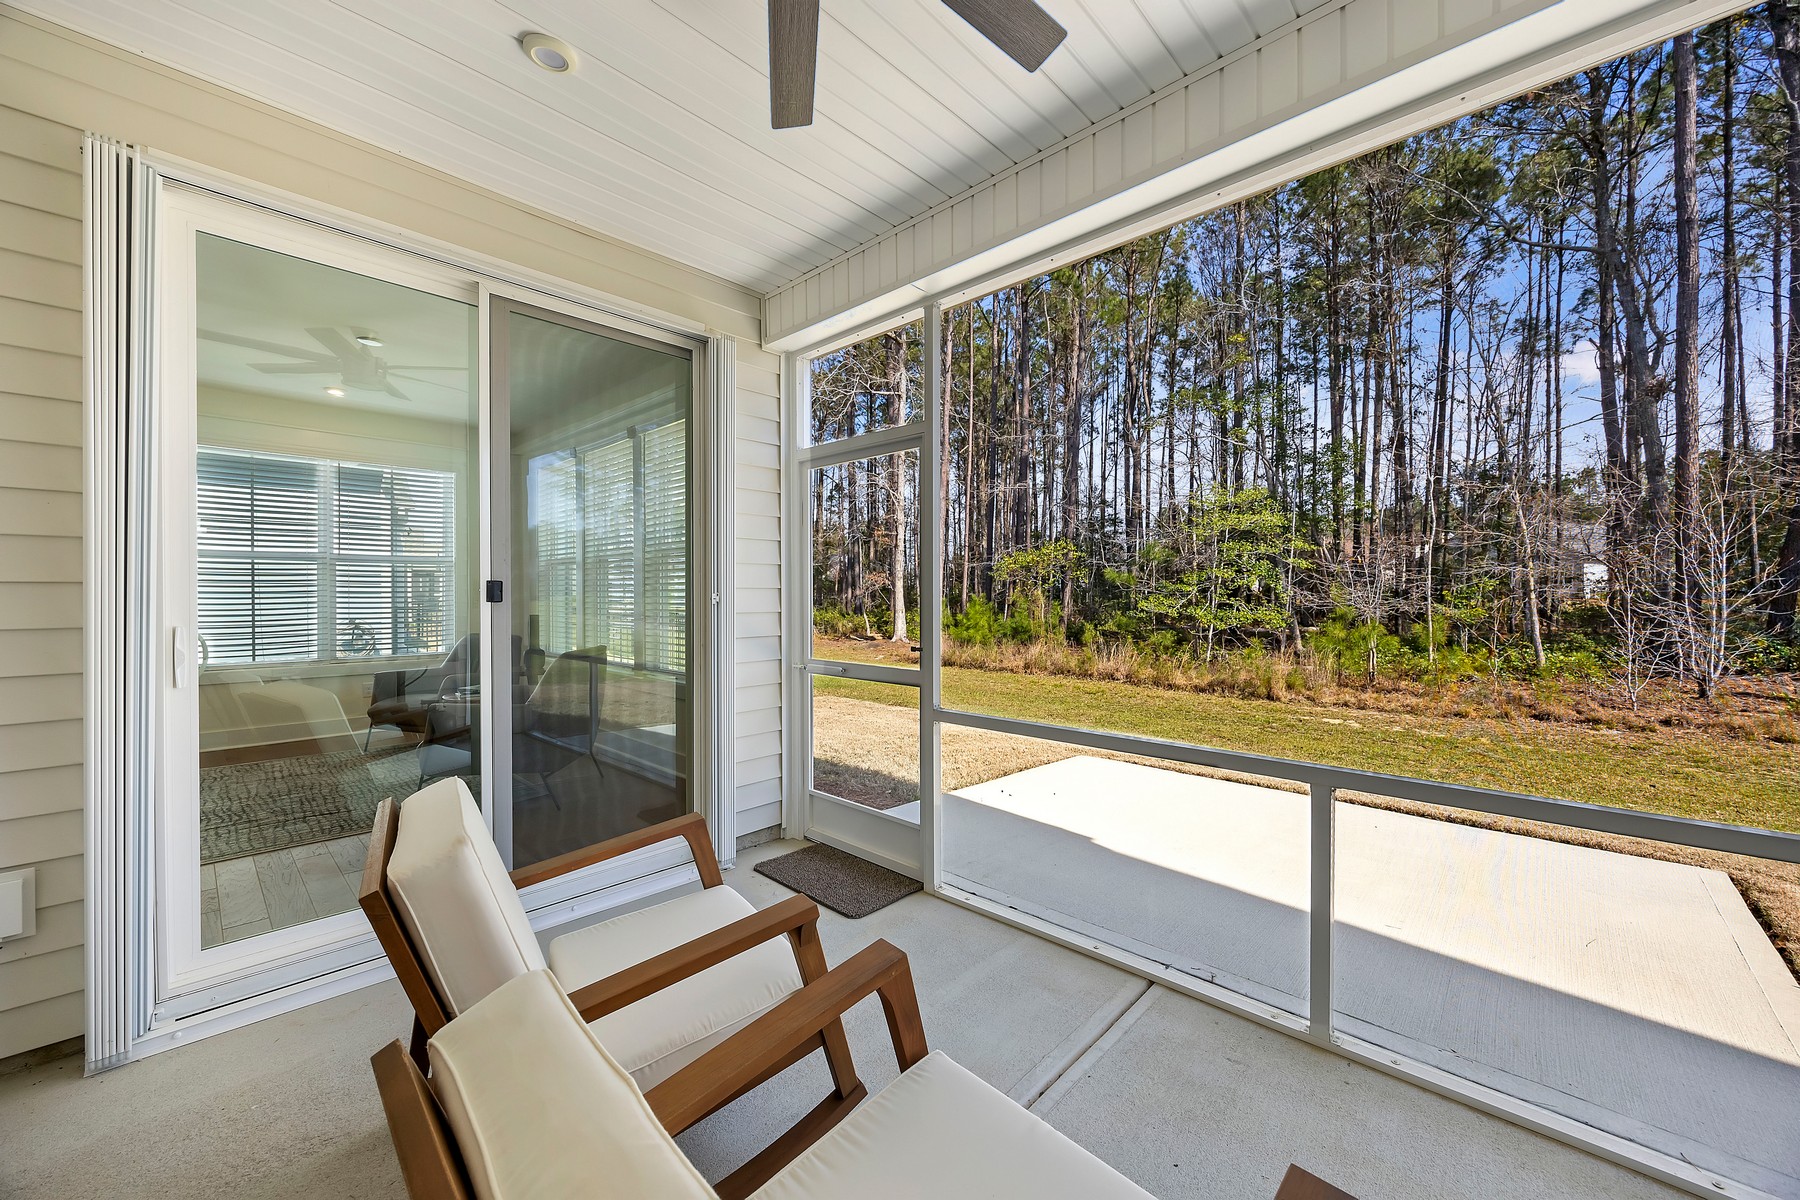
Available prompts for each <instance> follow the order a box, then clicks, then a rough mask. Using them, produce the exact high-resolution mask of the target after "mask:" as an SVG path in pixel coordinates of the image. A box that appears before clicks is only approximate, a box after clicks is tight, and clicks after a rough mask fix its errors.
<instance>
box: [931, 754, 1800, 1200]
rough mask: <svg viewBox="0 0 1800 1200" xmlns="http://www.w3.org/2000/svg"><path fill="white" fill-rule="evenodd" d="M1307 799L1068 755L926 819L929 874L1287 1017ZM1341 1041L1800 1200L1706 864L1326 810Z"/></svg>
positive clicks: (1784, 1100)
mask: <svg viewBox="0 0 1800 1200" xmlns="http://www.w3.org/2000/svg"><path fill="white" fill-rule="evenodd" d="M1308 809H1309V801H1308V799H1307V797H1306V796H1304V795H1297V794H1295V793H1293V792H1286V791H1279V790H1276V789H1273V788H1268V787H1259V786H1253V785H1249V784H1244V783H1233V782H1227V781H1224V780H1220V779H1213V778H1207V777H1204V776H1199V775H1190V774H1185V773H1182V772H1177V771H1170V770H1165V769H1160V768H1158V767H1153V766H1148V765H1144V764H1139V763H1131V762H1121V761H1117V760H1114V759H1107V758H1097V757H1091V756H1086V755H1078V756H1074V757H1069V758H1064V759H1062V760H1061V761H1058V762H1054V763H1050V764H1047V765H1043V766H1038V767H1033V768H1031V769H1028V770H1024V771H1019V772H1016V773H1014V774H1011V775H1007V776H1004V777H1002V778H999V779H995V780H992V781H990V782H988V783H983V784H978V785H976V786H973V787H968V788H964V789H963V790H962V791H961V792H960V793H957V794H956V795H954V796H950V797H947V798H946V800H945V805H944V818H943V820H944V831H943V839H944V855H945V865H944V869H945V879H946V882H950V883H954V884H958V885H960V886H963V887H964V888H965V889H966V890H969V891H974V892H977V893H980V894H984V895H987V896H989V897H990V898H994V899H1001V900H1003V901H1004V902H1005V903H1007V904H1009V905H1012V906H1015V907H1019V908H1023V909H1025V910H1026V911H1030V912H1033V913H1035V914H1037V915H1039V916H1042V917H1045V918H1047V919H1050V920H1052V921H1053V922H1055V923H1056V924H1058V925H1061V926H1064V927H1066V928H1070V929H1074V930H1077V931H1079V932H1082V933H1085V934H1087V935H1088V936H1091V937H1093V938H1095V939H1096V940H1099V941H1104V942H1108V943H1110V944H1112V945H1115V946H1120V947H1122V948H1124V949H1127V950H1132V951H1134V952H1137V953H1139V954H1142V955H1143V956H1145V957H1147V958H1150V959H1152V960H1154V961H1157V962H1162V963H1167V964H1169V965H1171V966H1174V967H1176V968H1177V969H1179V970H1182V971H1184V972H1187V973H1189V974H1192V975H1195V976H1198V977H1200V978H1203V979H1211V980H1216V981H1217V982H1219V983H1222V984H1224V985H1225V986H1227V987H1229V988H1231V989H1232V990H1233V991H1236V992H1238V993H1240V994H1244V995H1247V996H1250V997H1253V998H1255V999H1257V1000H1260V1001H1262V1002H1264V1003H1267V1004H1269V1005H1272V1006H1275V1007H1278V1008H1282V1009H1286V1010H1287V1011H1290V1012H1296V1013H1304V1012H1305V1011H1306V1007H1307V1006H1306V1003H1305V999H1304V997H1305V996H1306V993H1307V977H1308V944H1309V943H1308V927H1309V922H1310V914H1309V909H1310V907H1311V906H1310V889H1311V875H1310V865H1309V853H1308V845H1309V841H1308V838H1309V817H1308ZM1335 838H1336V847H1337V851H1336V871H1335V878H1334V895H1335V898H1336V899H1335V909H1334V916H1335V925H1334V933H1333V942H1334V959H1335V967H1334V973H1333V995H1334V999H1335V1005H1334V1007H1335V1009H1336V1010H1337V1016H1336V1018H1335V1020H1334V1025H1335V1027H1336V1028H1337V1029H1339V1030H1341V1031H1342V1032H1344V1033H1346V1034H1348V1035H1350V1036H1353V1037H1358V1038H1361V1039H1363V1040H1364V1041H1366V1042H1370V1043H1373V1044H1374V1045H1377V1046H1380V1047H1382V1048H1383V1049H1386V1050H1393V1051H1398V1052H1399V1053H1402V1054H1404V1055H1406V1056H1407V1057H1409V1058H1411V1059H1412V1060H1414V1061H1416V1062H1422V1063H1426V1064H1428V1065H1431V1066H1434V1067H1438V1068H1441V1069H1443V1070H1445V1071H1447V1072H1449V1073H1451V1074H1453V1075H1457V1076H1461V1077H1463V1078H1466V1079H1472V1080H1475V1081H1477V1082H1479V1083H1483V1084H1486V1085H1487V1086H1489V1087H1492V1088H1494V1089H1495V1090H1497V1091H1500V1092H1503V1093H1505V1094H1507V1095H1510V1096H1515V1097H1519V1098H1521V1099H1525V1100H1529V1101H1532V1102H1533V1103H1535V1104H1538V1105H1540V1106H1542V1107H1544V1108H1547V1109H1550V1110H1552V1111H1556V1112H1560V1113H1562V1114H1563V1115H1565V1116H1568V1117H1571V1118H1573V1119H1575V1120H1578V1121H1581V1122H1583V1123H1585V1124H1587V1125H1590V1126H1594V1127H1597V1128H1600V1129H1604V1130H1607V1131H1608V1132H1611V1133H1614V1134H1616V1135H1618V1136H1620V1137H1623V1138H1626V1139H1629V1140H1631V1141H1634V1142H1637V1143H1638V1144H1640V1145H1645V1146H1650V1147H1652V1148H1654V1149H1657V1150H1660V1151H1662V1152H1663V1153H1665V1154H1668V1155H1670V1156H1672V1157H1676V1158H1681V1159H1685V1160H1686V1161H1689V1162H1692V1163H1695V1164H1696V1165H1699V1166H1701V1167H1703V1168H1706V1169H1709V1170H1712V1171H1716V1172H1718V1173H1720V1174H1722V1175H1723V1176H1725V1177H1726V1178H1729V1179H1734V1180H1737V1181H1739V1182H1743V1183H1748V1184H1750V1185H1752V1186H1755V1187H1758V1188H1761V1189H1762V1190H1764V1191H1766V1192H1768V1193H1770V1194H1771V1195H1776V1196H1783V1197H1791V1196H1800V1140H1797V1139H1795V1138H1794V1136H1793V1124H1792V1121H1793V1114H1794V1113H1795V1112H1800V1049H1797V1044H1800V986H1796V984H1795V981H1794V978H1793V976H1792V974H1790V973H1789V971H1788V970H1787V967H1786V965H1785V964H1784V963H1783V962H1782V960H1781V957H1780V955H1779V954H1778V953H1777V952H1776V950H1775V948H1774V946H1773V945H1772V944H1771V943H1770V941H1769V938H1768V936H1767V935H1766V934H1765V933H1764V932H1763V930H1762V928H1761V926H1760V925H1758V924H1757V921H1756V919H1755V917H1754V916H1753V915H1752V914H1751V913H1750V910H1749V909H1748V907H1746V905H1745V904H1744V901H1743V899H1742V897H1741V896H1739V894H1738V892H1737V890H1736V888H1735V887H1733V885H1732V883H1731V880H1730V878H1729V877H1728V876H1727V875H1725V873H1724V872H1722V871H1717V870H1708V869H1703V868H1700V867H1693V866H1687V865H1683V864H1679V863H1671V862H1663V861H1660V860H1656V859H1650V858H1641V857H1637V856H1634V855H1629V854H1619V853H1614V852H1610V851H1606V850H1600V849H1593V848H1589V847H1584V846H1573V845H1567V844H1564V843H1560V842H1552V841H1546V840H1544V839H1541V838H1534V837H1528V836H1524V835H1522V834H1515V833H1503V832H1498V831H1495V830H1489V829H1478V828H1473V827H1470V826H1467V825H1458V824H1454V823H1451V822H1448V821H1439V820H1431V819H1428V818H1425V817H1419V816H1412V815H1409V814H1406V813H1398V812H1390V811H1385V810H1381V809H1375V808H1369V807H1365V806H1362V805H1356V804H1350V803H1343V802H1340V803H1339V804H1338V805H1337V817H1336V835H1335Z"/></svg>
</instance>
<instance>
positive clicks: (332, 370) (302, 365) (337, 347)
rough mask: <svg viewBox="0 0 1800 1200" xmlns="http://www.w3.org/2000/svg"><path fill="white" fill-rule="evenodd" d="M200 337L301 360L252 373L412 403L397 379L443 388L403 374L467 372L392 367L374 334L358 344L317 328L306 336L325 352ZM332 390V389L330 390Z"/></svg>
mask: <svg viewBox="0 0 1800 1200" xmlns="http://www.w3.org/2000/svg"><path fill="white" fill-rule="evenodd" d="M199 332H200V337H201V338H202V339H203V340H205V341H209V342H223V343H225V344H226V345H228V346H242V347H244V348H245V349H247V350H261V351H264V352H265V353H268V354H279V355H282V356H283V357H285V358H292V359H297V360H299V361H297V362H277V363H250V364H248V366H249V367H250V369H251V370H252V371H261V372H262V373H263V374H264V375H336V376H337V377H338V379H339V382H340V385H341V386H342V387H344V388H346V389H350V388H354V389H355V390H357V391H361V392H386V393H387V394H388V395H390V396H393V397H395V398H396V399H399V400H405V401H408V402H409V403H410V402H411V400H412V397H411V396H409V395H407V394H406V393H405V392H403V391H401V390H400V387H399V385H398V384H396V383H395V382H394V380H396V379H404V380H406V381H407V382H409V383H423V384H426V385H427V386H441V385H439V384H434V383H433V381H432V380H429V379H421V378H419V377H418V376H416V375H405V374H401V372H404V371H467V370H468V369H469V368H468V367H466V366H463V367H440V366H435V365H433V364H431V363H390V362H388V361H387V360H386V359H385V358H382V357H381V356H379V355H377V354H376V353H375V352H374V351H373V350H372V349H371V348H370V347H371V346H379V345H381V342H380V341H379V340H377V339H376V338H375V337H374V335H372V334H366V333H365V334H358V335H357V336H356V339H355V340H352V339H351V338H349V337H346V336H345V335H344V333H343V331H342V330H338V329H334V328H332V327H330V326H328V325H316V326H313V327H312V328H310V329H308V330H307V331H306V332H307V334H308V335H310V336H311V337H312V339H313V341H315V342H317V343H319V345H320V346H321V347H323V349H322V350H312V349H308V348H307V347H305V346H284V345H282V344H281V343H280V342H265V341H263V340H261V339H260V338H248V337H239V336H238V335H237V334H235V333H220V332H218V331H216V330H211V329H202V330H200V331H199ZM327 390H329V389H327Z"/></svg>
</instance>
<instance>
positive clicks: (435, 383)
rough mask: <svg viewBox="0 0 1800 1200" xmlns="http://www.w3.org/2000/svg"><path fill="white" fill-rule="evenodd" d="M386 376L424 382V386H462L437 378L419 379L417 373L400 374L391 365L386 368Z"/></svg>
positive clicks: (411, 381)
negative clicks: (443, 381)
mask: <svg viewBox="0 0 1800 1200" xmlns="http://www.w3.org/2000/svg"><path fill="white" fill-rule="evenodd" d="M387 377H388V378H389V379H404V380H406V382H408V383H422V384H424V385H425V386H426V387H435V388H441V387H447V388H455V387H461V386H462V385H461V384H459V383H441V382H439V381H437V380H433V379H420V378H419V377H418V376H417V375H402V374H400V372H398V371H396V370H394V368H392V367H389V368H388V372H387Z"/></svg>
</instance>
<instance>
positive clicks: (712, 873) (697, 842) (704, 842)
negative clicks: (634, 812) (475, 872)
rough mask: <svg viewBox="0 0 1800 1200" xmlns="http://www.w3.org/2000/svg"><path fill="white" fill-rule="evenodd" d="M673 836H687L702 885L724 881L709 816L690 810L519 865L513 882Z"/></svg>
mask: <svg viewBox="0 0 1800 1200" xmlns="http://www.w3.org/2000/svg"><path fill="white" fill-rule="evenodd" d="M671 838H686V839H687V844H688V849H689V851H690V852H691V853H692V854H693V856H694V866H696V867H698V868H699V870H700V883H701V886H703V887H718V886H719V885H720V884H722V883H724V882H725V878H724V876H722V875H720V874H719V856H718V855H717V854H715V853H713V844H712V835H711V834H709V833H708V832H707V831H706V818H705V817H703V816H701V815H700V814H699V813H689V814H687V815H686V816H685V817H676V818H675V819H674V820H672V821H662V822H660V823H658V824H655V825H651V826H648V827H647V828H644V829H639V830H635V831H633V832H631V833H623V834H620V835H619V836H618V837H616V838H610V839H608V840H606V841H604V842H595V843H594V844H593V845H592V846H583V847H582V848H581V849H579V850H571V851H569V852H568V853H567V854H559V855H557V856H556V857H555V858H547V859H545V860H544V861H543V862H541V863H533V864H532V865H531V866H529V867H520V868H519V869H518V870H516V871H514V872H513V873H512V881H513V886H514V887H516V888H520V889H523V888H528V887H530V886H531V885H532V884H534V883H542V882H544V881H545V880H546V879H555V878H556V877H557V876H559V875H567V874H568V873H569V872H570V871H578V870H580V869H581V868H582V867H591V866H593V865H594V864H595V863H599V862H605V861H606V860H607V859H609V858H617V857H619V856H620V855H621V854H630V853H631V852H632V851H633V850H642V849H643V848H644V847H645V846H654V845H656V843H658V842H666V841H668V840H670V839H671Z"/></svg>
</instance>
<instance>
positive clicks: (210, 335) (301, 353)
mask: <svg viewBox="0 0 1800 1200" xmlns="http://www.w3.org/2000/svg"><path fill="white" fill-rule="evenodd" d="M198 332H199V334H200V337H201V339H202V340H203V341H208V342H224V343H225V344H226V345H227V346H242V347H244V348H245V349H247V350H261V351H263V352H265V353H267V354H281V355H285V356H287V357H288V358H304V359H306V360H307V361H308V362H326V363H328V362H336V361H337V356H336V355H334V354H320V353H319V352H318V351H317V350H307V349H304V348H303V347H300V346H284V345H282V344H281V343H280V342H265V341H260V340H259V339H257V338H247V337H239V336H238V335H237V334H235V333H220V332H218V331H217V330H213V329H202V330H199V331H198Z"/></svg>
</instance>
